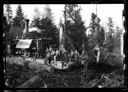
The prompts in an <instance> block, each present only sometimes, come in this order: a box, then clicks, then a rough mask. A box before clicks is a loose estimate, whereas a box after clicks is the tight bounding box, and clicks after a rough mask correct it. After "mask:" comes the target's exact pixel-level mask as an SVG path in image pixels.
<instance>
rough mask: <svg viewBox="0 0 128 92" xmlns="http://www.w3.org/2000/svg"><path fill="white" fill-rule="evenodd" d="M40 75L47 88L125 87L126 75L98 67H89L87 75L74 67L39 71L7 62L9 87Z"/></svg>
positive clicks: (6, 79)
mask: <svg viewBox="0 0 128 92" xmlns="http://www.w3.org/2000/svg"><path fill="white" fill-rule="evenodd" d="M35 75H38V76H40V77H41V78H42V79H43V80H44V82H45V84H46V85H47V88H117V87H118V88H122V87H124V86H125V85H124V76H123V73H122V71H120V70H113V71H107V70H106V71H105V70H104V71H102V69H101V68H100V69H98V68H97V67H93V68H89V69H88V73H87V75H85V69H84V67H83V66H82V67H81V68H74V69H72V70H67V71H61V70H55V72H54V73H48V72H41V71H40V72H38V71H36V70H32V69H25V68H24V67H22V66H18V65H9V64H6V73H5V77H4V78H5V81H7V82H6V85H7V84H8V85H7V87H9V88H12V87H13V88H15V87H18V86H20V85H21V84H22V83H24V82H25V81H27V80H29V79H30V78H32V77H33V76H35Z"/></svg>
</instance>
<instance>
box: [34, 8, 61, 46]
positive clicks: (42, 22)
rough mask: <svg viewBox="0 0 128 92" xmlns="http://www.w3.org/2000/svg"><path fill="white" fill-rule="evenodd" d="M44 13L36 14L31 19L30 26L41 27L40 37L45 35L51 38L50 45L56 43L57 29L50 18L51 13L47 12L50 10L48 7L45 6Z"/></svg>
mask: <svg viewBox="0 0 128 92" xmlns="http://www.w3.org/2000/svg"><path fill="white" fill-rule="evenodd" d="M45 9H46V10H45V11H46V13H45V16H44V15H42V16H43V17H41V16H38V17H36V18H34V19H33V21H32V26H33V27H37V28H39V29H41V34H42V35H41V36H42V37H47V38H51V39H52V41H51V45H53V44H56V45H58V40H59V39H58V36H59V35H58V29H57V27H56V25H54V23H53V20H52V18H53V17H50V16H52V13H49V12H48V11H50V12H51V9H50V8H45Z"/></svg>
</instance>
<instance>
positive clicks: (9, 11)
mask: <svg viewBox="0 0 128 92" xmlns="http://www.w3.org/2000/svg"><path fill="white" fill-rule="evenodd" d="M5 15H6V17H7V21H8V23H9V24H10V23H11V22H12V17H13V11H12V9H11V6H10V4H6V5H5Z"/></svg>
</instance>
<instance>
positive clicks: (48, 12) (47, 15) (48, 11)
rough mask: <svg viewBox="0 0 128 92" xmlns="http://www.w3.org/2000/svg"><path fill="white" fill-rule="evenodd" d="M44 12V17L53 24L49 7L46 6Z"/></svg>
mask: <svg viewBox="0 0 128 92" xmlns="http://www.w3.org/2000/svg"><path fill="white" fill-rule="evenodd" d="M44 11H45V17H47V18H49V19H50V20H52V22H53V14H52V10H51V8H50V7H49V5H46V7H45V9H44Z"/></svg>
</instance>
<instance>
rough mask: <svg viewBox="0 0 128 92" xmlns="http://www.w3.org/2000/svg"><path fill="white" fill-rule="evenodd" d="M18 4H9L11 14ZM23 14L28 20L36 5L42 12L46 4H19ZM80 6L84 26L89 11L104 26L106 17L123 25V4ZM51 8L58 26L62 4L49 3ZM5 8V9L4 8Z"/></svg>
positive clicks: (61, 16)
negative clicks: (94, 14) (96, 16)
mask: <svg viewBox="0 0 128 92" xmlns="http://www.w3.org/2000/svg"><path fill="white" fill-rule="evenodd" d="M17 6H18V4H11V7H12V10H13V16H15V13H16V9H17ZM21 6H22V9H23V12H24V15H25V16H27V18H29V19H30V22H31V20H32V18H33V15H34V9H35V8H37V7H38V9H39V11H40V13H43V12H44V8H45V7H46V4H21ZM79 6H80V7H81V9H82V10H81V16H82V20H83V21H84V22H85V25H86V27H87V26H89V23H90V19H91V13H96V6H97V15H98V17H99V18H100V19H101V22H100V24H101V25H103V26H106V23H107V21H108V17H112V19H113V21H114V24H115V26H119V27H120V28H122V27H123V25H122V10H123V9H124V5H123V4H97V5H96V4H79ZM49 7H50V8H51V10H52V13H53V17H54V23H55V25H57V26H58V24H59V21H60V18H63V11H64V4H49ZM4 10H5V9H4ZM62 20H63V19H62Z"/></svg>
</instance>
